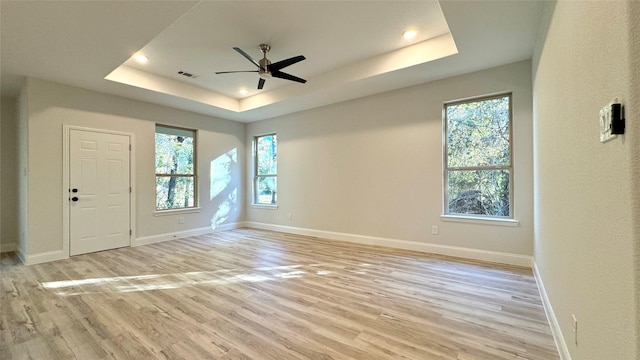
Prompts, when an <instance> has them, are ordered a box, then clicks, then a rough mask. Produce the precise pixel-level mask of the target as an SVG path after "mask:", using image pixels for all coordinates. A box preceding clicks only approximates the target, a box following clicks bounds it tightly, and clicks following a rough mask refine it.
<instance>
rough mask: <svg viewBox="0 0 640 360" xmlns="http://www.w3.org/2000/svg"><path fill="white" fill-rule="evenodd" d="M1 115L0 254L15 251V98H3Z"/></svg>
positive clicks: (16, 120)
mask: <svg viewBox="0 0 640 360" xmlns="http://www.w3.org/2000/svg"><path fill="white" fill-rule="evenodd" d="M1 108H2V114H1V116H0V119H1V123H0V189H1V191H0V252H5V251H14V250H16V249H17V244H18V231H17V229H18V223H17V211H16V209H17V208H18V196H17V193H16V189H17V188H18V185H17V181H18V167H17V163H18V151H17V141H16V126H17V123H18V110H17V98H8V97H3V98H2V100H1Z"/></svg>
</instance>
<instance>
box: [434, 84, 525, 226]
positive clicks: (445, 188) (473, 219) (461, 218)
mask: <svg viewBox="0 0 640 360" xmlns="http://www.w3.org/2000/svg"><path fill="white" fill-rule="evenodd" d="M504 96H508V97H509V165H508V166H499V167H500V168H506V169H508V170H509V216H508V217H502V216H491V215H473V214H457V213H449V212H448V211H449V204H448V200H449V198H448V194H449V174H448V173H449V167H448V166H447V164H448V157H447V154H448V143H447V132H448V127H447V116H446V115H447V106H451V105H457V104H464V103H468V102H474V101H483V100H491V99H495V98H500V97H504ZM442 128H443V131H442V159H443V163H442V179H443V181H442V215H441V216H440V218H441V219H442V220H444V221H458V222H470V223H486V222H487V221H489V222H490V224H494V225H495V224H499V223H503V224H509V223H512V222H515V223H516V224H515V225H505V226H517V225H518V224H519V221H518V220H516V219H515V215H514V210H515V209H514V197H515V190H514V178H515V174H514V161H513V158H514V154H513V92H510V91H509V92H504V93H495V94H488V95H483V96H476V97H471V98H466V99H459V100H454V101H450V102H446V103H444V104H443V106H442ZM482 168H487V169H489V168H492V167H491V166H488V167H482ZM447 219H448V220H447Z"/></svg>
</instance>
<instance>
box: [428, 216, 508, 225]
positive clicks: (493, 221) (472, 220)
mask: <svg viewBox="0 0 640 360" xmlns="http://www.w3.org/2000/svg"><path fill="white" fill-rule="evenodd" d="M440 220H442V221H445V222H457V223H467V224H478V225H494V226H509V227H516V226H520V220H517V219H513V218H505V217H487V216H471V215H462V214H461V215H458V214H456V215H440Z"/></svg>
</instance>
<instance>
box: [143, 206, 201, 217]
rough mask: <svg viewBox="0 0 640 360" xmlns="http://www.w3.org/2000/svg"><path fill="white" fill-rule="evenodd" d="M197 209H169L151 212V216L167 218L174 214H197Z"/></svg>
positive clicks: (198, 210)
mask: <svg viewBox="0 0 640 360" xmlns="http://www.w3.org/2000/svg"><path fill="white" fill-rule="evenodd" d="M199 212H200V208H199V207H191V208H184V209H171V210H156V211H154V212H153V216H169V215H176V214H191V213H199Z"/></svg>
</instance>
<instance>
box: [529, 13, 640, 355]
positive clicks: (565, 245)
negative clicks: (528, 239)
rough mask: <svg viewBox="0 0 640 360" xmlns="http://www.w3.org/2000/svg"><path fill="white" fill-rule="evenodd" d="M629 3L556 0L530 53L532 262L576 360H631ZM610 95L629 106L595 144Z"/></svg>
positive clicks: (633, 196) (633, 136)
mask: <svg viewBox="0 0 640 360" xmlns="http://www.w3.org/2000/svg"><path fill="white" fill-rule="evenodd" d="M632 3H633V2H621V1H613V2H571V1H559V2H558V3H557V4H555V9H553V10H552V14H551V17H550V21H549V24H548V32H547V36H546V40H545V41H544V44H543V45H542V46H540V47H539V49H538V51H537V52H536V55H535V59H534V61H533V63H534V64H538V66H537V68H536V69H534V74H535V76H534V154H535V155H534V158H535V160H534V174H535V195H536V196H535V213H534V218H535V235H534V237H535V261H536V263H537V266H538V268H539V271H540V274H541V276H542V281H543V283H544V285H545V288H546V290H547V293H548V296H549V299H550V302H551V305H552V307H553V310H554V312H555V315H556V318H557V319H558V323H559V327H560V330H561V331H562V334H563V336H564V339H565V343H566V344H567V348H568V351H569V352H570V355H571V357H572V359H574V360H577V359H579V360H602V359H616V360H632V359H638V357H636V356H637V354H638V352H637V351H638V350H637V348H638V342H639V340H638V339H639V336H640V333H639V332H638V324H637V323H636V321H637V320H636V319H637V302H638V298H637V291H635V290H634V289H637V287H636V286H637V284H638V282H637V281H638V280H637V278H638V271H637V270H638V266H637V265H638V253H637V250H638V246H637V244H638V225H637V223H638V211H637V206H638V205H637V204H638V187H639V186H640V183H639V181H638V177H637V174H638V172H637V168H638V166H639V163H640V162H639V161H638V154H639V151H638V150H639V149H638V135H639V134H640V131H639V127H638V122H639V121H638V120H639V119H638V113H639V112H638V93H637V90H636V91H632V90H631V87H632V86H637V83H638V81H637V72H638V67H637V59H636V60H633V62H630V59H631V57H632V56H631V55H632V52H635V54H636V58H637V48H636V49H635V50H632V49H633V47H634V46H637V27H635V26H636V25H634V24H633V23H637V19H638V18H640V15H639V14H638V11H637V4H633V5H632ZM630 14H632V15H630ZM633 28H635V30H634V31H635V33H634V31H632V29H633ZM632 63H635V64H636V66H631V64H632ZM634 77H635V84H634V81H632V79H633V78H634ZM614 98H618V99H619V100H620V101H622V102H623V103H625V105H626V106H627V122H628V128H627V133H626V135H625V136H624V137H620V138H618V139H615V140H614V141H611V142H609V143H606V144H601V143H600V142H599V124H598V112H599V109H600V108H601V107H603V106H605V105H606V104H607V103H609V102H610V101H612V100H614ZM634 209H635V210H634ZM572 314H575V316H576V317H577V320H578V344H577V345H576V344H575V343H574V338H573V331H572V319H571V316H572Z"/></svg>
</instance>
